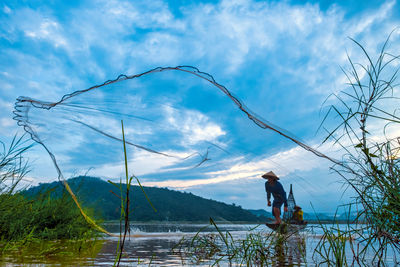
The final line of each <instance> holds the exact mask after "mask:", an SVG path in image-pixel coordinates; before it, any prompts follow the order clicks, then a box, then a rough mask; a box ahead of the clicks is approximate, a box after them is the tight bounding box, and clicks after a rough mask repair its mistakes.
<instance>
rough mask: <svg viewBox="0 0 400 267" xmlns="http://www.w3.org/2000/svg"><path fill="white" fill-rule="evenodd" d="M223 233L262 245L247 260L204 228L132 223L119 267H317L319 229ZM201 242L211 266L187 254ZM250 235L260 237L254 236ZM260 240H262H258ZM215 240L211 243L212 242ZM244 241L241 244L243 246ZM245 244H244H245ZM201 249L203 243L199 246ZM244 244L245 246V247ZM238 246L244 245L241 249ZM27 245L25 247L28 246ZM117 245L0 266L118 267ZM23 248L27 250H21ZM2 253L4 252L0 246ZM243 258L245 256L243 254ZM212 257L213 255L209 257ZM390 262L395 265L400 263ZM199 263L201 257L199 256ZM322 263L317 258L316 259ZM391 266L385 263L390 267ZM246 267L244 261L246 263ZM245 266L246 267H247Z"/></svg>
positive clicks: (23, 255) (112, 241) (14, 253)
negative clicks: (284, 234) (215, 266)
mask: <svg viewBox="0 0 400 267" xmlns="http://www.w3.org/2000/svg"><path fill="white" fill-rule="evenodd" d="M105 227H106V229H107V230H109V231H110V232H113V233H119V223H118V222H110V223H107V224H105ZM218 227H219V230H220V231H221V233H224V234H225V233H226V231H229V233H230V234H231V236H230V235H229V236H227V237H229V238H231V239H232V240H234V241H233V243H232V244H234V246H236V245H238V243H237V242H243V244H245V243H244V241H243V240H247V241H249V239H251V238H253V239H254V240H250V241H249V242H253V243H256V242H259V245H260V246H259V248H257V249H256V250H254V251H252V252H251V253H254V255H246V253H250V250H247V251H245V250H243V251H241V252H238V251H236V252H235V251H227V250H226V249H225V250H224V249H220V248H224V247H225V248H226V245H225V244H224V243H223V242H224V241H223V240H222V239H221V240H222V241H221V240H220V241H216V242H214V241H215V240H216V239H213V238H215V237H216V236H219V232H217V229H216V228H215V227H212V226H210V225H208V227H207V225H206V224H167V223H162V224H156V223H154V224H145V223H143V224H138V223H133V224H132V226H131V237H130V238H128V239H127V241H126V244H125V248H124V254H123V257H122V259H121V266H149V265H150V266H160V265H162V266H182V265H184V266H198V265H206V266H208V265H210V264H212V263H214V261H215V260H216V259H218V257H220V256H221V255H224V254H225V257H224V259H223V260H222V261H221V262H219V266H228V265H229V262H228V260H227V258H229V253H231V254H232V253H238V254H237V255H239V256H240V257H238V258H241V257H249V258H250V257H251V259H252V261H253V263H254V264H255V265H257V261H259V262H262V261H261V258H262V257H266V258H267V262H268V266H307V265H313V264H314V261H313V260H315V258H314V259H313V258H312V257H313V252H314V249H315V247H316V246H317V244H318V242H319V240H320V237H321V235H322V234H323V232H322V230H321V229H320V228H319V227H318V226H316V225H310V226H309V227H307V230H306V231H304V232H301V233H299V234H295V235H292V236H290V237H289V238H288V239H287V240H286V241H281V242H280V241H279V239H274V242H273V243H271V242H269V243H268V242H265V243H262V242H264V241H265V240H267V239H268V237H270V236H271V230H269V229H268V228H267V227H266V226H263V225H259V226H257V225H245V224H220V225H218ZM200 230H202V231H201V233H200V234H199V235H198V236H197V237H201V238H198V241H199V242H204V241H207V240H208V241H210V240H211V239H213V240H212V241H213V242H214V243H212V242H211V243H207V242H205V243H203V244H205V247H204V248H201V247H200V249H199V250H197V251H196V253H200V252H201V249H206V250H208V251H203V252H210V249H211V248H210V247H209V246H210V244H217V245H218V242H220V243H219V245H221V246H220V248H218V249H219V250H218V249H215V250H214V251H212V252H213V253H214V254H213V257H211V258H212V259H211V260H209V261H207V260H204V258H202V261H198V259H199V256H201V255H193V254H192V255H191V254H190V253H188V248H190V246H191V245H192V244H191V241H192V238H193V237H195V236H196V234H197V233H198V232H199V231H200ZM251 233H257V234H256V235H254V236H252V235H251ZM257 237H259V238H261V240H256V238H257ZM209 238H211V239H209ZM240 240H241V241H240ZM247 241H246V242H247ZM199 244H200V245H201V243H199ZM243 244H242V245H243ZM239 245H240V244H239ZM26 246H27V247H26ZM117 246H118V237H105V238H104V240H101V241H90V242H65V241H57V242H36V243H35V242H31V243H26V244H19V245H16V246H15V248H14V249H13V250H11V251H9V252H8V253H7V254H5V255H1V254H0V265H10V266H13V265H16V266H19V265H26V264H33V265H42V266H44V265H51V266H54V265H59V266H60V265H61V266H77V265H80V266H85V265H86V266H110V265H112V264H113V263H114V260H115V257H116V251H117ZM22 248H24V249H22ZM0 251H1V247H0ZM346 252H347V253H348V255H349V256H350V255H352V254H351V251H346ZM240 253H244V254H240ZM210 255H211V254H210ZM394 256H395V255H393V257H392V258H390V257H389V258H388V260H389V261H391V262H392V263H393V266H394V264H396V263H395V261H396V259H394V258H395V257H394ZM200 258H201V257H200ZM316 260H317V261H318V259H316ZM391 262H387V264H389V266H390V265H391ZM232 263H233V266H236V265H238V264H240V263H241V262H240V261H239V262H238V261H234V260H233V261H232ZM242 264H243V262H242ZM244 265H246V264H244Z"/></svg>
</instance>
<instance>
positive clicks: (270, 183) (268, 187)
mask: <svg viewBox="0 0 400 267" xmlns="http://www.w3.org/2000/svg"><path fill="white" fill-rule="evenodd" d="M261 177H262V178H264V179H267V181H266V182H265V191H266V192H267V200H268V207H271V194H272V196H273V197H274V201H273V202H272V215H273V216H274V217H275V222H274V223H275V224H280V223H281V222H282V220H281V207H282V205H283V204H284V211H288V204H287V200H286V192H285V190H284V189H283V186H282V184H281V183H280V182H278V180H279V178H278V176H276V175H275V173H273V172H272V171H270V172H267V173H265V174H263V175H262V176H261Z"/></svg>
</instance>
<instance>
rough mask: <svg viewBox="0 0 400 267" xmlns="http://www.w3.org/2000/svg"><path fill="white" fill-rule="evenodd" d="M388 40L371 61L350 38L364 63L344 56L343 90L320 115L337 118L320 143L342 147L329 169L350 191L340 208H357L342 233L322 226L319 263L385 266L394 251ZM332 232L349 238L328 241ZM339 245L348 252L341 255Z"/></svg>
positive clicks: (397, 230)
mask: <svg viewBox="0 0 400 267" xmlns="http://www.w3.org/2000/svg"><path fill="white" fill-rule="evenodd" d="M389 39H390V37H389V38H388V39H387V40H386V42H385V43H384V45H383V47H382V49H381V51H380V53H379V54H378V56H377V58H376V59H373V57H372V56H370V54H369V53H368V52H367V51H366V49H365V48H364V47H363V46H362V45H361V44H360V43H358V42H357V41H355V40H353V41H354V43H355V44H356V45H357V46H358V48H359V49H360V50H361V52H362V53H363V55H364V60H363V62H364V63H357V62H353V61H352V59H351V58H349V68H348V69H344V73H345V75H346V76H347V79H348V88H347V89H345V90H343V91H342V92H340V93H339V94H337V95H334V97H335V99H336V100H338V103H339V105H335V106H331V107H330V109H329V111H328V113H327V116H326V117H325V119H334V120H335V121H336V122H337V124H336V125H335V127H334V128H333V130H328V136H327V138H326V139H325V141H328V140H329V141H333V142H334V143H335V144H337V145H339V146H340V147H341V148H342V149H343V151H344V153H343V155H342V160H343V164H342V165H335V166H333V167H332V169H333V170H334V171H335V172H336V173H338V174H339V175H340V176H341V177H342V178H343V183H344V185H345V187H346V188H347V189H348V190H352V191H353V192H354V194H355V197H354V199H353V201H352V202H351V203H349V204H348V205H347V206H346V208H347V209H348V211H349V213H350V212H352V211H356V212H357V217H356V219H355V220H354V221H352V222H351V224H349V225H348V227H347V228H346V229H344V231H341V232H340V231H338V230H337V231H336V232H332V231H334V229H337V228H335V227H333V228H329V229H327V228H324V230H325V231H324V232H325V234H324V236H323V238H322V239H321V241H320V243H319V246H318V247H317V251H316V253H318V254H320V255H322V256H323V258H324V263H325V264H329V265H335V266H347V265H350V264H352V262H353V264H358V265H360V266H371V264H372V265H377V266H385V265H386V264H385V262H386V257H387V256H388V255H389V256H390V255H393V253H394V254H395V255H396V254H397V255H400V136H399V129H400V116H399V115H398V108H399V99H400V98H399V89H400V88H399V84H398V79H397V75H398V71H399V67H398V66H399V65H398V64H399V63H400V62H399V60H400V56H399V55H393V54H392V53H390V52H389V51H388V43H389ZM361 222H362V224H361ZM338 232H339V234H340V235H341V236H343V237H345V239H346V240H350V241H351V242H339V243H338V242H332V241H333V239H332V238H331V237H332V236H333V235H337V233H338ZM336 240H338V239H336ZM345 246H348V247H349V248H350V249H349V251H351V255H344V251H348V250H345V249H344V247H345ZM334 248H336V249H334ZM349 258H352V259H353V260H352V261H350V262H349V261H347V260H346V259H349Z"/></svg>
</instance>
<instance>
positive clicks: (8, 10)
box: [3, 5, 12, 14]
mask: <svg viewBox="0 0 400 267" xmlns="http://www.w3.org/2000/svg"><path fill="white" fill-rule="evenodd" d="M3 12H4V13H6V14H11V12H12V10H11V8H9V7H8V6H6V5H4V7H3Z"/></svg>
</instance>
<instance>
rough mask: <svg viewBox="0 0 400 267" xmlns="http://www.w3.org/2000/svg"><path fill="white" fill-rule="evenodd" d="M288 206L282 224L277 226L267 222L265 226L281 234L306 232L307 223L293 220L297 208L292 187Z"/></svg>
mask: <svg viewBox="0 0 400 267" xmlns="http://www.w3.org/2000/svg"><path fill="white" fill-rule="evenodd" d="M287 204H288V211H285V212H284V213H283V222H282V223H280V224H276V223H268V222H267V223H266V224H265V225H266V226H268V227H269V228H270V229H272V230H274V231H275V232H278V233H281V234H287V233H296V232H299V231H301V230H304V229H305V228H306V227H307V222H306V221H296V220H293V213H294V207H295V206H296V201H295V199H294V196H293V189H292V185H290V192H289V196H288V198H287Z"/></svg>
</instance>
